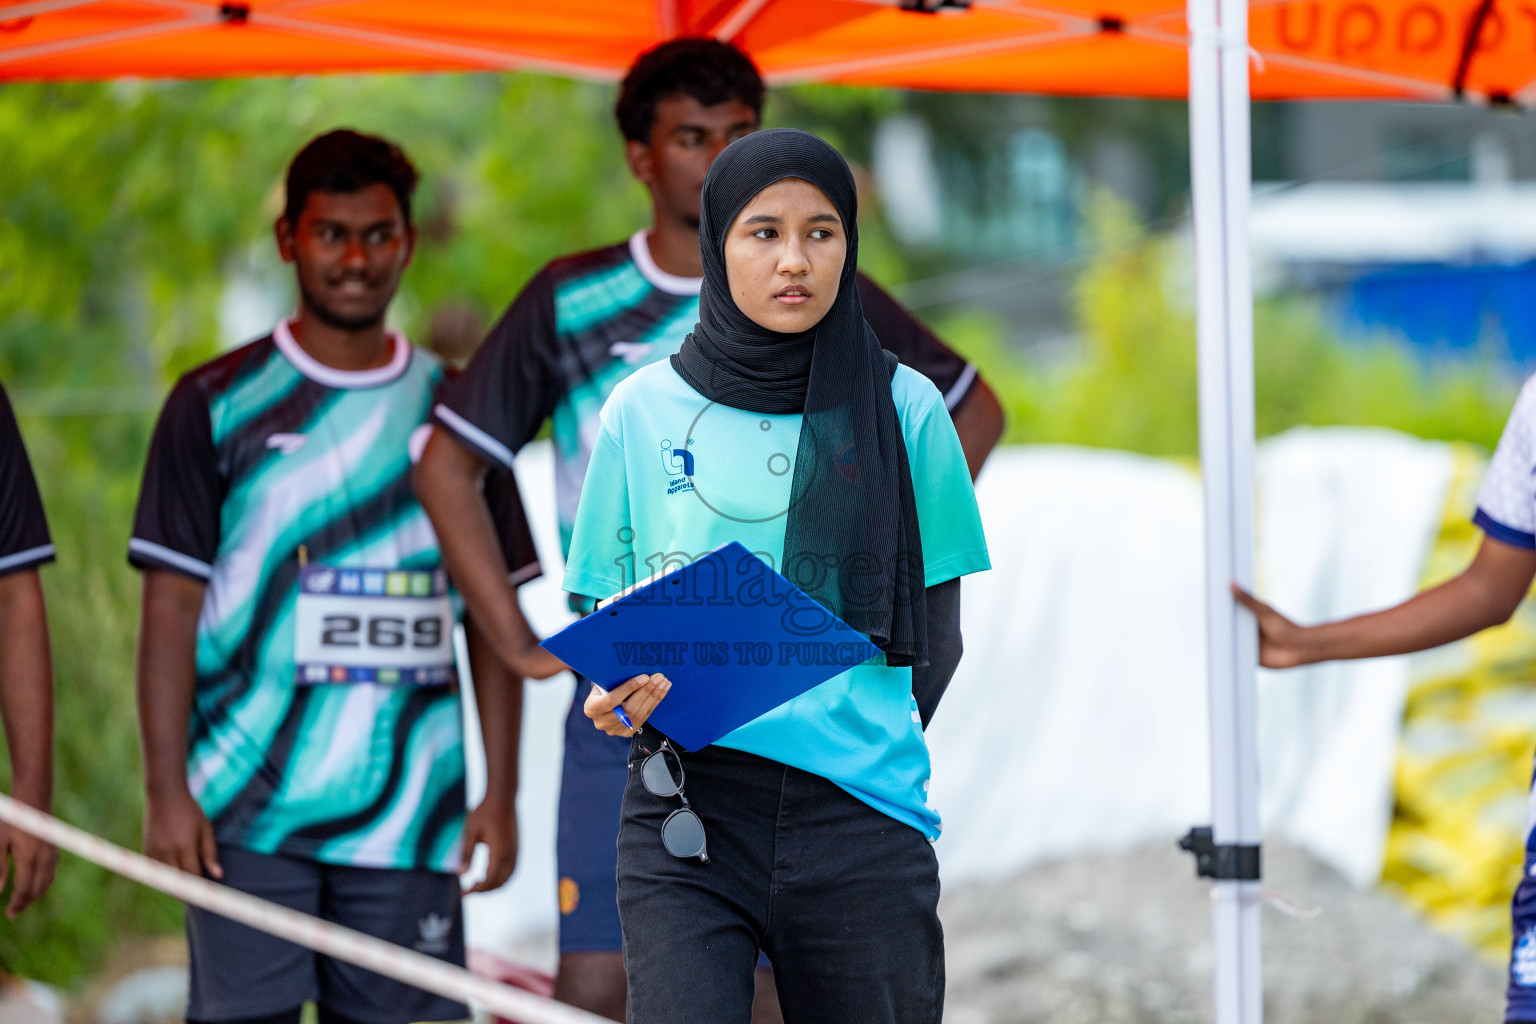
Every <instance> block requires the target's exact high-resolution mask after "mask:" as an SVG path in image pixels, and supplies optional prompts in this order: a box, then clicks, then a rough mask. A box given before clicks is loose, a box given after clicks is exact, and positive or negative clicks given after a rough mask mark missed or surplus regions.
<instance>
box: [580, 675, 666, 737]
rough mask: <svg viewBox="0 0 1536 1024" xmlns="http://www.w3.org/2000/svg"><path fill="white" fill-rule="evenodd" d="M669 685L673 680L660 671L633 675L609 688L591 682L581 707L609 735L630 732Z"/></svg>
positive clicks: (648, 715)
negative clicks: (590, 690)
mask: <svg viewBox="0 0 1536 1024" xmlns="http://www.w3.org/2000/svg"><path fill="white" fill-rule="evenodd" d="M670 689H672V681H671V680H669V679H668V678H667V677H666V676H664V675H662V674H661V673H660V672H653V673H651V674H650V675H638V676H635V677H634V678H633V679H630V680H627V681H625V682H622V683H620V684H619V685H618V686H615V687H614V688H613V689H611V690H605V689H603V688H602V687H601V686H598V685H597V684H596V683H593V684H592V692H591V693H589V694H587V700H586V703H584V704H583V705H582V711H583V712H584V713H585V714H586V716H587V717H588V718H590V719H592V724H593V725H594V726H596V727H597V728H598V729H600V730H601V731H603V732H605V733H607V734H608V735H609V736H633V735H634V734H635V733H636V732H638V731H639V729H640V727H641V726H642V725H644V724H645V720H646V719H647V718H650V717H651V712H652V711H654V710H656V705H657V704H660V703H661V698H663V697H665V696H666V695H667V691H668V690H670Z"/></svg>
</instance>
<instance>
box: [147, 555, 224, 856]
mask: <svg viewBox="0 0 1536 1024" xmlns="http://www.w3.org/2000/svg"><path fill="white" fill-rule="evenodd" d="M206 589H207V585H206V584H205V583H203V582H202V581H201V580H196V579H193V578H191V577H190V576H183V575H182V574H180V573H178V572H174V571H172V570H169V569H150V568H146V569H145V570H144V584H143V616H142V618H141V619H140V623H139V649H138V660H137V671H136V676H137V691H138V704H139V738H140V741H141V743H142V745H143V751H144V853H145V855H146V856H149V857H152V858H154V859H155V860H159V861H164V862H165V863H167V864H170V865H171V866H173V867H178V868H181V869H182V870H183V871H189V872H191V873H192V874H194V875H201V874H204V873H206V874H208V875H209V876H211V877H213V878H222V877H223V876H224V869H223V868H222V867H221V866H220V865H219V853H218V845H217V843H216V842H215V840H214V835H213V824H212V822H210V821H209V820H208V816H207V815H206V814H204V813H203V809H202V808H201V807H200V806H198V803H197V800H196V799H195V798H194V797H193V796H192V791H191V789H190V788H189V787H188V785H187V722H188V720H189V718H190V716H191V714H192V698H193V694H194V693H195V691H196V688H197V621H198V617H199V616H200V615H201V613H202V608H203V594H204V591H205V590H206Z"/></svg>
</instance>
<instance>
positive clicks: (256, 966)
mask: <svg viewBox="0 0 1536 1024" xmlns="http://www.w3.org/2000/svg"><path fill="white" fill-rule="evenodd" d="M626 745H627V744H626ZM219 863H220V864H221V865H223V867H224V879H223V881H224V884H225V885H229V886H233V887H234V888H236V889H239V890H240V891H241V892H248V893H250V894H251V895H252V896H260V897H261V898H262V899H264V900H270V901H272V902H273V903H280V904H282V905H283V906H285V907H291V908H292V909H294V910H298V911H302V912H303V913H306V914H309V915H311V916H313V917H318V918H322V919H323V920H326V921H334V922H336V923H337V924H340V925H345V926H347V927H348V928H353V929H355V930H357V931H360V932H363V933H364V934H367V935H372V936H375V937H377V938H380V939H384V940H386V941H388V942H393V943H395V944H397V945H401V946H405V947H406V948H408V949H414V950H416V951H417V952H421V953H426V954H428V955H429V956H435V957H437V958H438V959H440V960H446V961H447V962H448V963H451V964H455V965H457V966H460V967H462V966H464V919H463V915H462V914H460V913H459V880H458V878H456V877H455V876H453V875H445V874H441V873H439V872H436V871H390V870H385V869H381V868H352V867H340V866H337V865H334V864H321V863H318V862H316V861H312V860H304V859H302V858H298V857H286V856H282V855H273V854H265V853H252V852H251V851H250V850H243V849H241V848H239V847H237V846H229V845H227V844H224V843H220V844H219ZM187 946H188V949H189V952H190V954H191V974H192V991H191V996H190V998H189V1000H188V1003H187V1019H189V1020H195V1021H235V1020H243V1019H247V1018H250V1017H266V1016H270V1015H272V1014H277V1013H283V1012H285V1011H287V1010H291V1009H294V1008H295V1007H297V1006H299V1005H300V1004H301V1003H305V1002H309V1001H311V1000H313V1001H315V1002H318V1003H319V1004H320V1005H321V1006H324V1007H325V1008H326V1009H328V1010H331V1011H333V1012H335V1013H337V1014H339V1015H341V1016H343V1017H346V1018H348V1019H349V1020H355V1021H359V1022H361V1024H410V1022H412V1021H438V1020H463V1019H464V1018H466V1017H468V1016H469V1010H468V1009H467V1008H466V1007H465V1006H464V1005H463V1004H462V1003H456V1002H453V1001H452V1000H450V999H444V998H442V997H441V996H435V995H433V994H431V993H430V992H423V991H422V990H421V989H419V988H414V987H412V986H410V985H405V984H402V983H401V982H398V981H394V980H392V979H389V978H385V977H382V976H381V975H378V974H374V973H373V972H372V971H365V970H363V969H362V968H361V967H354V966H353V965H351V964H349V963H345V962H343V961H341V960H333V959H331V958H330V957H326V956H320V955H319V954H318V953H314V952H312V951H310V950H308V949H305V948H304V947H303V946H296V945H294V944H293V943H291V942H285V941H284V940H282V939H279V938H277V937H276V936H273V935H268V934H267V933H266V932H260V931H257V930H255V929H254V928H247V927H246V926H245V925H243V924H236V923H235V922H234V921H231V920H229V919H228V918H223V917H219V916H218V915H217V914H210V913H209V912H208V911H206V910H199V909H198V908H196V907H188V908H187Z"/></svg>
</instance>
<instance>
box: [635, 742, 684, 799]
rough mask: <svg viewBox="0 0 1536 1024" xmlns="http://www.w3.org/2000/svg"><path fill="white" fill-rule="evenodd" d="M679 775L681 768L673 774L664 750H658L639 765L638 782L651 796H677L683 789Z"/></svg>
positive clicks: (669, 760)
mask: <svg viewBox="0 0 1536 1024" xmlns="http://www.w3.org/2000/svg"><path fill="white" fill-rule="evenodd" d="M679 774H681V766H679V771H677V772H673V770H672V759H671V758H670V757H668V756H667V751H664V750H658V751H657V752H656V753H654V754H652V755H651V756H650V757H648V758H646V759H645V760H644V761H642V762H641V763H640V781H641V783H643V784H644V786H645V789H646V792H648V793H650V794H651V795H652V796H677V794H678V793H679V792H681V791H682V788H683V784H682V782H681V781H679V780H678V775H679Z"/></svg>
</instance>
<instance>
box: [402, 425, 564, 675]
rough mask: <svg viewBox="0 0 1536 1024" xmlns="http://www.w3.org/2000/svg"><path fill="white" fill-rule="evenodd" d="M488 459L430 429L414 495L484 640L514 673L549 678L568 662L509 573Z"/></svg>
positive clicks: (415, 472)
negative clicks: (540, 630) (489, 497)
mask: <svg viewBox="0 0 1536 1024" xmlns="http://www.w3.org/2000/svg"><path fill="white" fill-rule="evenodd" d="M485 468H486V467H485V463H484V462H482V461H481V460H480V458H479V456H477V455H475V454H474V453H473V452H471V451H470V450H469V449H468V448H466V447H465V446H464V445H462V444H460V443H459V442H458V441H457V440H456V439H455V438H453V437H451V436H449V435H448V434H447V432H446V431H444V430H442V429H438V430H434V431H432V436H431V438H429V439H428V441H427V446H426V448H425V450H423V451H422V454H421V461H420V462H419V463H417V464H416V467H415V469H414V470H413V471H412V473H411V483H412V486H413V487H414V488H415V490H416V498H417V500H418V501H420V502H421V507H422V508H424V509H426V512H427V517H428V518H429V519H431V520H432V527H433V529H434V530H435V531H436V532H437V537H438V544H439V546H440V547H441V549H442V554H443V562H444V563H445V564H446V565H447V566H448V575H449V576H451V577H452V578H453V582H454V586H456V587H458V588H459V593H461V594H463V595H464V601H465V604H467V605H468V607H469V615H470V617H471V618H472V619H473V620H474V624H475V625H476V626H478V627H479V629H480V631H481V632H482V634H483V635H484V638H485V642H486V643H487V644H488V645H489V646H490V648H491V650H493V651H495V652H496V656H497V657H498V658H500V659H501V660H502V662H503V664H505V665H506V666H507V667H508V668H509V669H510V670H511V671H512V672H514V673H516V674H517V675H518V676H520V677H523V678H528V679H547V678H549V677H550V676H552V675H554V674H555V673H557V672H559V671H561V670H563V669H564V668H565V665H564V663H562V662H561V661H560V659H558V658H556V657H555V656H554V655H553V654H550V653H549V652H548V651H546V650H544V649H543V648H542V647H540V646H539V645H538V638H537V637H536V636H535V635H534V633H533V630H532V628H531V627H529V625H528V620H527V619H526V618H525V617H524V616H523V610H522V608H521V607H520V606H519V605H518V603H517V592H516V591H515V590H514V589H513V588H512V584H511V582H510V581H509V580H508V578H507V575H508V574H507V562H506V558H505V557H503V555H502V553H501V546H500V544H499V543H498V542H497V539H496V525H495V523H493V522H492V521H491V512H490V508H489V507H488V506H487V505H486V503H485V497H484V495H483V494H482V493H481V490H480V478H481V476H482V474H484V473H485Z"/></svg>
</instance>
